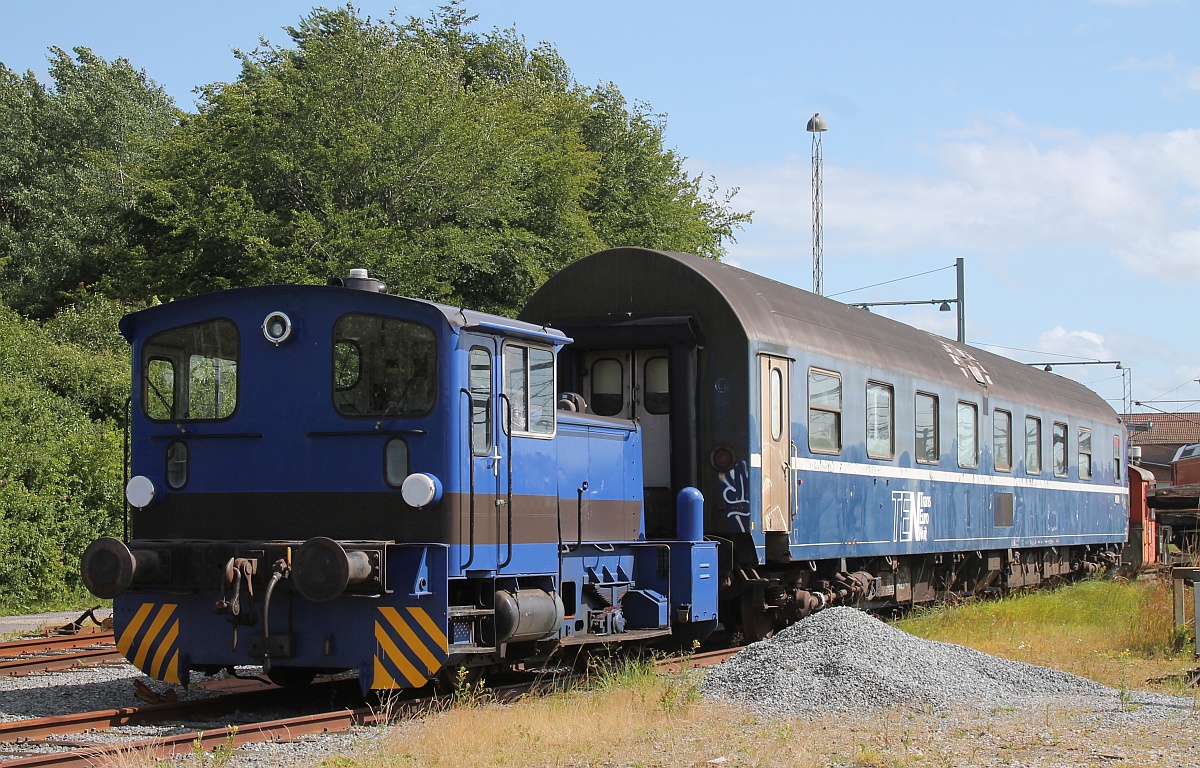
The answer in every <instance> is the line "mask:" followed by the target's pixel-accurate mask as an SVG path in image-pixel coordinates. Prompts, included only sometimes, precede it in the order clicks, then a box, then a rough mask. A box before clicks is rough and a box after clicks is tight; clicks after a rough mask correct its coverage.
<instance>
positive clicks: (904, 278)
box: [825, 264, 958, 299]
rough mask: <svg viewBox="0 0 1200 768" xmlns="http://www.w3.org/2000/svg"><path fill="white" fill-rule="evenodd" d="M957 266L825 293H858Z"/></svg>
mask: <svg viewBox="0 0 1200 768" xmlns="http://www.w3.org/2000/svg"><path fill="white" fill-rule="evenodd" d="M957 266H958V265H957V264H951V265H950V266H947V267H938V268H937V269H931V270H929V271H928V272H918V273H917V274H915V275H908V276H907V277H897V278H896V279H895V280H884V281H883V282H882V283H874V284H872V285H864V286H863V287H861V288H851V289H850V290H848V291H838V292H837V293H827V294H825V298H827V299H831V298H833V297H834V296H842V295H844V294H847V293H857V292H858V291H865V290H867V289H868V288H878V287H879V286H881V285H891V284H892V283H898V282H900V281H901V280H911V279H913V278H914V277H923V276H925V275H932V274H933V273H934V272H944V271H945V270H947V269H955V268H956V267H957Z"/></svg>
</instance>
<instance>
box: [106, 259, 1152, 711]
mask: <svg viewBox="0 0 1200 768" xmlns="http://www.w3.org/2000/svg"><path fill="white" fill-rule="evenodd" d="M333 282H336V283H337V285H334V286H330V287H311V286H309V287H305V286H273V287H263V288H252V289H237V290H232V291H222V292H218V293H213V294H207V295H203V296H198V297H194V298H190V299H185V300H182V301H178V302H174V303H172V304H168V305H165V306H160V307H154V308H151V309H147V310H143V311H141V312H137V313H134V314H131V315H129V316H128V317H126V318H125V319H124V320H123V321H122V324H121V331H122V333H123V334H124V335H125V337H126V338H127V339H129V340H130V341H131V342H132V344H133V361H134V377H133V408H132V414H131V419H130V423H131V451H130V454H131V455H130V465H131V471H130V474H131V475H132V477H130V478H129V479H128V482H127V485H126V496H127V498H128V500H129V502H130V505H131V510H130V512H129V528H128V531H127V534H126V536H125V537H124V539H125V540H124V541H121V540H117V539H113V538H103V539H100V540H98V541H96V542H95V543H93V544H92V546H91V547H89V549H88V551H87V552H86V553H85V555H84V558H83V562H82V570H83V576H84V580H85V582H86V583H87V585H88V587H89V588H90V589H91V590H92V591H93V592H95V593H96V594H97V595H99V596H102V597H113V598H114V607H115V617H116V626H117V634H118V645H119V647H120V648H121V649H122V650H123V651H124V653H125V654H126V655H127V656H128V657H129V658H130V659H131V660H132V661H133V662H134V663H135V664H136V665H137V666H138V667H139V668H141V669H143V670H144V671H146V672H147V674H150V675H151V676H153V677H156V678H159V679H163V680H168V681H177V682H183V681H186V679H187V676H188V673H189V671H191V670H199V671H204V672H211V671H215V670H217V669H221V668H228V667H232V666H235V665H254V664H262V665H263V666H264V667H265V668H266V669H267V671H268V674H269V675H270V676H271V677H272V678H273V679H275V680H277V681H279V682H281V683H290V684H295V683H303V682H305V681H307V680H309V679H311V677H312V675H314V674H315V673H316V672H317V671H321V670H329V671H332V670H345V669H350V670H357V671H358V673H359V676H360V680H361V681H362V685H363V688H364V689H372V688H374V689H379V688H415V687H420V686H422V685H424V684H426V683H427V682H428V681H429V680H434V681H437V680H438V679H441V680H442V681H443V682H444V681H445V680H446V679H447V677H448V676H449V675H452V674H453V673H454V671H455V670H457V669H459V668H467V669H469V670H480V669H485V668H488V667H493V666H497V665H503V664H506V663H511V662H514V661H519V660H528V659H533V658H545V657H546V656H547V655H548V654H551V653H553V652H554V651H555V650H556V649H564V648H565V649H570V648H572V647H580V646H584V647H586V646H587V645H589V644H595V643H608V642H616V641H633V642H641V641H648V642H654V641H666V640H670V641H671V642H674V643H676V644H684V645H686V644H687V643H688V642H690V641H691V640H693V639H700V638H704V637H705V636H707V635H708V634H710V633H711V632H713V631H714V630H715V629H717V628H719V627H720V628H723V629H724V630H726V631H727V632H728V633H729V634H730V635H734V636H738V635H740V636H741V637H743V638H745V639H747V640H753V639H758V638H761V637H765V636H768V635H769V634H771V632H773V631H774V630H775V629H777V628H779V627H782V626H786V625H787V624H788V623H791V622H793V621H795V620H797V619H799V618H801V617H803V616H805V615H807V614H809V613H811V612H812V611H815V610H819V609H821V608H823V607H825V606H828V605H833V604H838V603H842V604H856V605H860V606H863V607H868V608H883V607H888V606H897V605H908V604H913V603H920V602H928V601H931V600H935V599H939V598H942V597H945V596H947V595H950V594H959V595H972V594H980V593H985V592H991V591H996V590H1003V589H1007V588H1012V587H1019V586H1026V585H1031V584H1036V583H1038V582H1039V581H1041V580H1043V579H1054V578H1060V577H1069V576H1073V575H1077V574H1086V573H1090V572H1093V571H1095V570H1096V569H1098V568H1100V567H1102V566H1105V565H1111V564H1115V562H1116V558H1117V556H1118V555H1117V553H1118V552H1119V547H1120V544H1121V543H1122V542H1123V541H1124V540H1125V538H1126V533H1127V525H1128V493H1127V490H1126V486H1125V467H1124V466H1123V462H1122V459H1123V457H1124V455H1125V453H1124V452H1125V430H1124V426H1123V425H1122V424H1121V423H1120V419H1119V418H1118V417H1117V415H1116V414H1115V413H1114V412H1113V410H1112V409H1111V408H1110V407H1109V406H1108V405H1107V404H1106V403H1105V402H1104V401H1103V400H1101V399H1100V398H1099V397H1098V396H1096V395H1095V394H1094V393H1092V392H1091V391H1089V390H1088V389H1086V388H1085V387H1083V386H1081V385H1079V384H1077V383H1075V382H1072V381H1069V380H1067V379H1063V378H1061V377H1059V376H1055V375H1053V374H1050V373H1046V372H1043V371H1038V370H1033V369H1031V368H1029V367H1027V366H1024V365H1021V364H1019V363H1015V362H1013V361H1011V360H1008V359H1005V358H1002V357H998V356H995V355H991V354H989V353H987V352H984V351H982V350H978V349H974V348H970V347H967V346H965V345H962V344H957V343H954V342H950V341H947V340H945V339H942V338H940V337H937V336H934V335H932V334H928V333H926V332H923V331H919V330H916V329H913V328H911V327H908V326H905V325H903V324H901V323H897V322H894V321H891V320H888V319H886V318H881V317H878V316H875V315H871V314H869V313H866V312H863V311H862V310H858V309H854V308H851V307H847V306H845V305H842V304H840V303H837V302H834V301H831V300H828V299H825V298H822V297H819V296H814V295H813V294H811V293H808V292H806V291H801V290H797V289H795V288H792V287H789V286H786V285H782V284H779V283H776V282H774V281H771V280H768V279H766V278H763V277H760V276H757V275H754V274H751V273H748V272H745V271H743V270H740V269H737V268H735V267H732V266H729V265H726V264H722V263H719V262H715V261H710V260H706V259H700V258H698V257H695V256H690V255H686V254H676V253H665V252H660V251H651V250H646V249H641V248H622V249H615V250H610V251H605V252H601V253H597V254H593V255H591V256H588V257H586V258H583V259H580V260H579V261H577V262H575V263H573V264H572V265H570V266H568V267H567V268H565V269H564V270H562V271H561V272H559V273H558V274H557V275H555V276H554V277H552V278H551V279H550V280H549V281H548V282H547V283H546V284H545V285H544V286H543V287H542V288H541V289H540V290H539V291H538V292H537V293H536V294H535V295H534V296H533V297H532V298H531V299H530V301H529V302H528V304H527V305H526V307H525V309H524V311H523V313H522V315H521V319H520V320H510V319H505V318H501V317H496V316H491V315H485V314H481V313H476V312H472V311H470V310H464V309H459V308H454V307H446V306H441V305H437V304H433V303H429V302H425V301H418V300H413V299H405V298H401V297H398V296H392V295H388V294H386V293H384V292H383V286H382V285H381V284H380V283H378V281H375V280H373V279H371V278H369V277H367V276H366V274H365V273H364V272H361V271H356V272H355V273H353V274H352V275H351V276H350V277H349V278H347V279H345V280H337V281H333ZM568 335H569V336H570V338H568ZM1110 451H1111V452H1110Z"/></svg>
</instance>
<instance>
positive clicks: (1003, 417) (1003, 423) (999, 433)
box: [992, 408, 1012, 472]
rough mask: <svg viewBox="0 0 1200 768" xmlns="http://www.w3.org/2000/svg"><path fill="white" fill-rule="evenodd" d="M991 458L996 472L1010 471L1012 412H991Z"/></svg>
mask: <svg viewBox="0 0 1200 768" xmlns="http://www.w3.org/2000/svg"><path fill="white" fill-rule="evenodd" d="M992 458H993V460H994V461H995V463H996V471H997V472H1012V414H1011V413H1009V412H1008V411H1002V410H1000V409H999V408H997V409H996V410H995V411H993V412H992Z"/></svg>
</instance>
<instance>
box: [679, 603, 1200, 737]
mask: <svg viewBox="0 0 1200 768" xmlns="http://www.w3.org/2000/svg"><path fill="white" fill-rule="evenodd" d="M702 691H703V693H704V695H705V696H707V697H709V698H712V699H719V700H724V701H731V702H736V703H740V704H744V705H746V706H748V707H750V708H751V709H754V710H756V711H758V712H761V713H763V714H769V715H781V714H803V713H819V712H826V711H828V712H854V711H858V712H865V711H875V710H881V709H888V708H892V707H898V706H900V707H903V706H916V707H921V708H929V709H932V710H935V711H946V710H951V709H955V708H959V707H962V706H963V705H968V706H970V705H975V706H987V707H1001V706H1002V707H1020V706H1044V705H1045V704H1047V703H1049V702H1058V703H1061V704H1063V705H1066V706H1072V707H1079V706H1080V705H1081V704H1082V705H1083V708H1086V709H1092V710H1095V711H1102V710H1107V711H1110V712H1111V711H1114V710H1117V709H1128V707H1127V706H1126V707H1123V706H1122V704H1126V705H1127V704H1129V702H1128V701H1126V702H1120V701H1119V694H1118V692H1117V691H1114V690H1112V689H1110V688H1106V687H1104V686H1102V685H1100V684H1099V683H1096V682H1094V681H1092V680H1087V679H1084V678H1082V677H1077V676H1075V675H1071V674H1068V673H1066V672H1060V671H1058V670H1054V669H1048V668H1046V667H1038V666H1034V665H1032V664H1024V663H1021V662H1016V661H1008V660H1006V659H1000V658H997V657H995V656H989V655H988V654H985V653H981V652H979V651H975V650H972V649H970V648H964V647H962V646H959V645H951V644H949V643H940V642H936V641H932V640H923V639H921V638H918V637H914V636H912V635H910V634H908V633H906V632H903V631H901V630H899V629H896V628H895V627H892V626H889V625H888V624H885V623H884V622H882V621H880V620H879V619H877V618H875V617H874V616H871V615H869V614H866V613H863V612H862V611H859V610H857V609H854V608H845V607H836V608H829V609H827V610H824V611H821V612H818V613H814V614H812V615H811V616H809V617H808V618H806V619H804V620H803V621H800V622H798V623H796V624H794V625H792V626H791V627H788V628H787V629H785V630H783V631H782V632H780V633H778V634H776V635H775V636H774V637H771V638H770V639H768V640H764V641H761V642H758V643H754V644H753V645H750V646H748V647H747V648H746V649H745V650H743V651H741V652H740V653H738V654H737V655H736V656H734V657H733V658H732V659H730V660H729V661H728V662H726V663H724V664H721V665H719V666H717V667H715V668H713V669H712V671H711V672H709V673H708V675H707V676H706V677H705V680H704V683H703V687H702ZM1171 698H1172V697H1166V696H1157V695H1154V694H1138V695H1137V698H1136V699H1135V700H1134V701H1136V702H1137V703H1139V704H1142V705H1146V704H1158V705H1160V706H1163V705H1165V706H1167V707H1170V708H1175V707H1176V706H1183V705H1186V706H1188V707H1189V708H1190V706H1191V704H1192V702H1191V701H1190V700H1180V701H1178V702H1176V701H1167V700H1169V699H1171Z"/></svg>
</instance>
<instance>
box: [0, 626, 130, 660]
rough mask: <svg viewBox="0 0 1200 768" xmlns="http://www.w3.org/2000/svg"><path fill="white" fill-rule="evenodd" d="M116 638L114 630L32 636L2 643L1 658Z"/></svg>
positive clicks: (0, 644)
mask: <svg viewBox="0 0 1200 768" xmlns="http://www.w3.org/2000/svg"><path fill="white" fill-rule="evenodd" d="M115 642H116V638H115V637H114V636H113V633H112V632H100V631H98V630H96V631H91V632H86V631H85V632H80V633H79V634H77V635H62V636H50V637H30V638H25V639H22V640H12V641H9V642H7V643H0V659H10V658H13V657H15V656H23V655H26V654H33V653H46V652H49V651H68V650H71V649H72V648H87V647H90V646H93V645H112V644H113V643H115Z"/></svg>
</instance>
